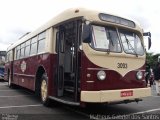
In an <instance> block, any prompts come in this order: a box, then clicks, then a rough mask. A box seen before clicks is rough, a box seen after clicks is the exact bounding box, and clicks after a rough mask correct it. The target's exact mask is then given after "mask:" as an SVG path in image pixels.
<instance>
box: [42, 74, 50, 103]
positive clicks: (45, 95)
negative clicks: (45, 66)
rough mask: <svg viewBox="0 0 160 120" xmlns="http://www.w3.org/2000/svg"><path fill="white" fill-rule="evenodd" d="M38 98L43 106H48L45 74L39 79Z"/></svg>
mask: <svg viewBox="0 0 160 120" xmlns="http://www.w3.org/2000/svg"><path fill="white" fill-rule="evenodd" d="M40 96H41V102H42V103H43V105H45V106H49V105H50V99H49V98H48V78H47V75H46V74H43V75H42V78H41V86H40Z"/></svg>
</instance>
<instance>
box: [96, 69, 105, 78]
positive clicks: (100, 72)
mask: <svg viewBox="0 0 160 120" xmlns="http://www.w3.org/2000/svg"><path fill="white" fill-rule="evenodd" d="M97 78H98V79H99V80H104V79H105V78H106V73H105V72H104V71H103V70H101V71H98V73H97Z"/></svg>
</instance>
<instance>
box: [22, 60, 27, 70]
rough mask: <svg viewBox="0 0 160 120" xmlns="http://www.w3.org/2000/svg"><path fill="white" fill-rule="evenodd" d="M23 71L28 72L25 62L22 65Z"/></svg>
mask: <svg viewBox="0 0 160 120" xmlns="http://www.w3.org/2000/svg"><path fill="white" fill-rule="evenodd" d="M21 70H22V72H25V71H26V62H25V61H23V62H22V63H21Z"/></svg>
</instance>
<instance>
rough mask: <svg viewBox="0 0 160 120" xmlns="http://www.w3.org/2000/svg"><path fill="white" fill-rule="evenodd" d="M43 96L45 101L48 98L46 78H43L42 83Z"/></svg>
mask: <svg viewBox="0 0 160 120" xmlns="http://www.w3.org/2000/svg"><path fill="white" fill-rule="evenodd" d="M41 97H42V100H43V101H45V100H46V98H47V83H46V81H45V80H42V84H41Z"/></svg>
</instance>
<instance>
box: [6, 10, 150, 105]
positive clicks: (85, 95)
mask: <svg viewBox="0 0 160 120" xmlns="http://www.w3.org/2000/svg"><path fill="white" fill-rule="evenodd" d="M145 57H146V55H145V48H144V42H143V30H142V28H141V27H140V26H139V24H137V23H136V22H134V21H132V20H129V19H126V18H123V17H120V16H116V15H112V14H107V13H104V12H101V11H96V10H88V9H84V8H80V9H69V10H66V11H64V12H62V13H61V14H59V15H58V16H56V17H54V18H53V19H52V20H51V21H49V22H48V23H46V24H45V25H44V26H42V27H40V28H39V29H37V30H36V31H34V32H31V33H29V34H27V35H25V36H24V37H22V38H21V39H20V40H18V41H17V42H16V43H14V44H13V45H11V46H10V47H9V48H8V51H7V61H6V65H5V73H6V74H5V80H8V85H9V87H12V86H14V85H18V86H22V87H24V88H27V89H30V90H32V91H35V93H36V94H37V95H39V96H40V98H41V101H42V103H43V104H44V105H49V103H50V102H51V101H52V102H53V101H59V102H62V103H65V104H70V105H80V106H85V105H86V104H88V103H91V104H92V103H93V104H94V103H96V104H97V103H106V104H112V103H129V102H138V101H141V100H142V98H143V97H147V96H150V95H151V91H150V88H149V87H146V85H145V84H146V83H145V78H144V73H145Z"/></svg>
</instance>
